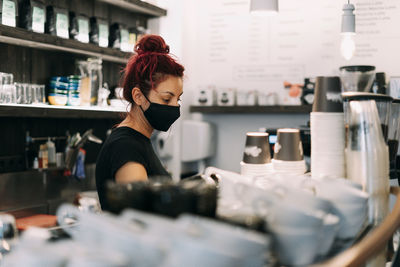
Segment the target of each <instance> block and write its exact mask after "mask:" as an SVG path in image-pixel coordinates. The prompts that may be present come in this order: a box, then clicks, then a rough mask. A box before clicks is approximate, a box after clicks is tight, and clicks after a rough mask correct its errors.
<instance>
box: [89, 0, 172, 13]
mask: <svg viewBox="0 0 400 267" xmlns="http://www.w3.org/2000/svg"><path fill="white" fill-rule="evenodd" d="M97 1H99V2H104V3H107V4H109V5H113V6H118V7H121V8H123V9H126V10H129V11H133V12H137V13H141V14H146V15H150V16H153V17H161V16H166V15H167V10H165V9H162V8H160V7H158V6H155V5H152V4H150V3H146V2H143V1H140V0H97Z"/></svg>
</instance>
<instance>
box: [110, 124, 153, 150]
mask: <svg viewBox="0 0 400 267" xmlns="http://www.w3.org/2000/svg"><path fill="white" fill-rule="evenodd" d="M147 144H150V140H149V139H148V138H147V137H145V136H144V135H142V134H141V133H139V132H138V131H136V130H134V129H132V128H129V127H118V128H115V129H114V130H113V131H112V132H111V134H110V136H109V137H108V138H107V141H106V143H105V145H106V146H112V147H115V146H116V147H119V148H124V147H127V148H130V147H132V146H135V147H142V146H145V145H147Z"/></svg>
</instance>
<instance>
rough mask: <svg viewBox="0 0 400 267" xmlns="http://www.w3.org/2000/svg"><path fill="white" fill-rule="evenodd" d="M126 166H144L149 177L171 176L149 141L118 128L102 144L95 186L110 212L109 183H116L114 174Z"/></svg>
mask: <svg viewBox="0 0 400 267" xmlns="http://www.w3.org/2000/svg"><path fill="white" fill-rule="evenodd" d="M127 162H136V163H140V164H142V165H143V166H144V168H145V169H146V171H147V176H148V177H149V178H151V176H170V175H169V173H168V172H167V171H166V170H165V169H164V167H163V166H162V164H161V162H160V160H159V159H158V157H157V155H156V153H155V152H154V149H153V146H152V144H151V142H150V139H149V138H147V137H146V136H144V135H143V134H141V133H139V132H138V131H136V130H134V129H132V128H129V127H118V128H115V129H114V130H113V131H112V133H111V135H110V136H109V137H108V138H107V140H106V141H105V143H104V144H103V146H102V148H101V150H100V154H99V156H98V158H97V162H96V186H97V192H98V194H99V199H100V204H101V207H102V209H103V210H107V209H108V207H107V203H106V199H105V198H106V191H105V190H106V183H107V181H108V180H112V181H115V174H116V173H117V171H118V169H119V168H121V167H122V166H123V165H124V164H125V163H127Z"/></svg>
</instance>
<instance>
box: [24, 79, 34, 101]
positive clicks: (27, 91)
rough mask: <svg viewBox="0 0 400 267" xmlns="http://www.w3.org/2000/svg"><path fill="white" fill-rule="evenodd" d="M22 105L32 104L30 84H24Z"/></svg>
mask: <svg viewBox="0 0 400 267" xmlns="http://www.w3.org/2000/svg"><path fill="white" fill-rule="evenodd" d="M23 87H24V100H25V101H24V103H25V104H32V86H31V85H30V84H27V83H24V85H23Z"/></svg>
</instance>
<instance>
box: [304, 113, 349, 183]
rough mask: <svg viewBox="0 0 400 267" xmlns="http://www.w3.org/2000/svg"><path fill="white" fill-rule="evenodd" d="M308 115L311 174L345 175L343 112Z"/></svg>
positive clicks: (315, 175)
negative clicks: (309, 120) (309, 119)
mask: <svg viewBox="0 0 400 267" xmlns="http://www.w3.org/2000/svg"><path fill="white" fill-rule="evenodd" d="M310 117H311V122H310V124H311V173H312V176H313V177H314V178H318V177H323V176H333V177H346V176H345V154H344V146H345V130H344V114H343V113H334V112H311V114H310Z"/></svg>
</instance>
